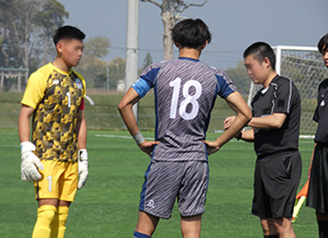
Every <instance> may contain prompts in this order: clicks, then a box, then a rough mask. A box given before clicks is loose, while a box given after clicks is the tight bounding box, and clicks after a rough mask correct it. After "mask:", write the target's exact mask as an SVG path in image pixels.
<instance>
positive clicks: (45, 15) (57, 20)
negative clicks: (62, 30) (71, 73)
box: [35, 0, 69, 64]
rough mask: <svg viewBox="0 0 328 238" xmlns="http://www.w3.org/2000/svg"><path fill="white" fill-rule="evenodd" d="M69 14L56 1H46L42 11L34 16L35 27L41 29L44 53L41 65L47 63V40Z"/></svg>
mask: <svg viewBox="0 0 328 238" xmlns="http://www.w3.org/2000/svg"><path fill="white" fill-rule="evenodd" d="M68 16H69V14H68V12H66V11H65V7H64V5H62V4H61V3H59V2H57V0H48V1H46V2H45V3H44V4H43V6H42V10H41V11H40V12H38V14H37V16H36V19H35V20H36V25H38V26H40V27H41V31H42V32H43V39H44V51H43V61H42V64H46V63H47V61H48V57H47V55H48V54H47V53H48V48H49V44H48V43H49V39H50V38H51V36H52V35H53V34H54V32H55V30H56V29H57V28H59V27H60V26H62V25H63V24H64V18H68Z"/></svg>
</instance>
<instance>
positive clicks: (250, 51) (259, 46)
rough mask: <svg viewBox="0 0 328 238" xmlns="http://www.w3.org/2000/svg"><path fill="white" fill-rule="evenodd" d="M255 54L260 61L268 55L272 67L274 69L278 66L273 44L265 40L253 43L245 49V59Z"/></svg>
mask: <svg viewBox="0 0 328 238" xmlns="http://www.w3.org/2000/svg"><path fill="white" fill-rule="evenodd" d="M249 55H254V58H255V59H256V60H258V61H259V62H260V63H262V62H263V60H264V58H265V57H267V58H268V59H269V61H270V63H271V67H272V69H273V70H275V68H276V55H275V53H274V51H273V49H272V48H271V46H270V45H269V44H267V43H265V42H255V43H253V44H251V45H250V46H249V47H248V48H247V49H246V50H245V51H244V54H243V56H244V59H245V58H246V57H247V56H249Z"/></svg>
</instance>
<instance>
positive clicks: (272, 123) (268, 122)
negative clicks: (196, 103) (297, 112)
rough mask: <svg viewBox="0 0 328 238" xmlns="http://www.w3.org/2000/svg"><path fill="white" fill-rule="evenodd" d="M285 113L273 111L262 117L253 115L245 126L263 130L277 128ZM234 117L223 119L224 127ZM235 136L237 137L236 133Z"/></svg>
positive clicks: (230, 122) (228, 125)
mask: <svg viewBox="0 0 328 238" xmlns="http://www.w3.org/2000/svg"><path fill="white" fill-rule="evenodd" d="M286 117H287V115H286V114H285V113H273V114H272V115H268V116H263V117H253V118H252V120H250V121H249V122H248V124H247V126H250V127H253V128H259V129H265V130H271V129H279V128H281V127H282V125H283V124H284V122H285V120H286ZM234 119H235V117H234V116H232V117H227V118H226V119H225V121H224V129H228V128H229V127H230V126H231V124H232V122H233V121H234ZM236 137H238V136H237V135H236Z"/></svg>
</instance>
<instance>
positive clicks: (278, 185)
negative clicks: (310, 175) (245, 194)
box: [252, 150, 302, 218]
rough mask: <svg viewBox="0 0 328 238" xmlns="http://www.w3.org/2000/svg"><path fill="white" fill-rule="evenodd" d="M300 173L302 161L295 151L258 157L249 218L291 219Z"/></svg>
mask: <svg viewBox="0 0 328 238" xmlns="http://www.w3.org/2000/svg"><path fill="white" fill-rule="evenodd" d="M301 173H302V159H301V155H300V153H299V152H298V151H295V150H294V151H282V152H278V153H274V154H271V155H266V156H259V157H258V158H257V161H256V166H255V175H254V198H253V207H252V214H253V215H256V216H259V217H260V218H281V217H286V218H291V217H292V215H293V208H294V203H295V196H296V192H297V188H298V184H299V180H300V178H301Z"/></svg>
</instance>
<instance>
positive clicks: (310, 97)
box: [248, 45, 328, 135]
mask: <svg viewBox="0 0 328 238" xmlns="http://www.w3.org/2000/svg"><path fill="white" fill-rule="evenodd" d="M273 49H274V50H275V53H276V72H277V74H279V75H281V76H284V77H286V78H290V79H291V80H293V82H294V83H295V85H296V87H297V89H298V91H299V93H300V95H301V107H302V111H301V128H300V133H301V135H314V134H315V131H316V128H317V125H316V123H315V122H314V121H313V120H312V118H313V113H314V110H315V108H316V106H317V91H318V86H319V84H320V82H322V81H323V80H324V79H326V78H328V70H327V68H326V67H325V65H324V63H323V62H322V59H321V54H320V53H319V51H318V49H317V48H316V47H304V46H284V45H280V46H276V47H273ZM261 87H262V85H255V84H254V83H253V82H252V83H251V86H250V90H249V95H248V105H249V106H250V104H251V101H252V98H253V97H254V95H255V93H256V92H257V91H258V90H259V89H260V88H261Z"/></svg>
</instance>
